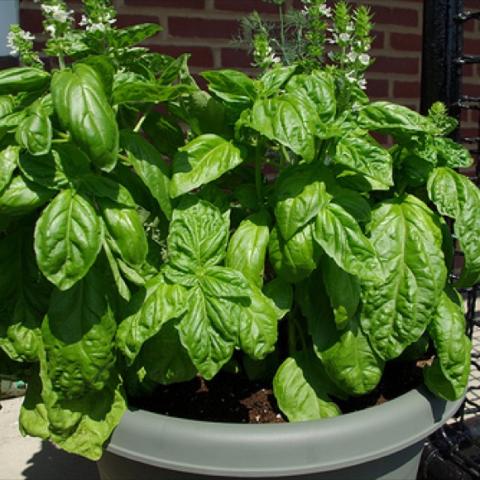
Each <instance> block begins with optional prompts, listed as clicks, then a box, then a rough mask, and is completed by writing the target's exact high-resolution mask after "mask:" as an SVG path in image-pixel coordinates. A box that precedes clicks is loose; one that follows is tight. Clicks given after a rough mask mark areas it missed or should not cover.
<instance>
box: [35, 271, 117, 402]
mask: <svg viewBox="0 0 480 480" xmlns="http://www.w3.org/2000/svg"><path fill="white" fill-rule="evenodd" d="M116 329H117V323H116V321H115V318H114V314H113V311H112V307H111V305H110V301H109V298H108V287H107V285H106V279H105V277H104V275H102V273H101V272H100V271H99V267H96V268H94V269H92V270H91V272H90V273H89V274H88V275H87V276H86V277H85V278H84V279H83V280H81V281H80V282H78V283H77V284H76V285H74V286H73V287H72V288H71V289H70V290H68V291H66V292H62V291H60V290H55V291H54V292H53V294H52V299H51V302H50V308H49V310H48V313H47V315H46V316H45V319H44V321H43V324H42V336H43V342H44V345H45V353H46V368H47V371H48V376H49V378H50V380H51V382H52V385H53V388H54V389H55V390H56V391H57V392H59V394H61V395H62V396H63V397H64V398H78V397H81V396H83V395H85V394H87V393H88V392H89V391H91V390H98V391H100V390H102V389H103V388H105V386H106V384H107V382H108V380H109V379H110V375H111V369H112V367H113V364H114V363H115V350H114V338H115V331H116Z"/></svg>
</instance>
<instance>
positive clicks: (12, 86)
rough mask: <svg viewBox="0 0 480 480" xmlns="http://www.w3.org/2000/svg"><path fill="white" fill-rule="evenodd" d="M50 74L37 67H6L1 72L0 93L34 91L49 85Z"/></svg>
mask: <svg viewBox="0 0 480 480" xmlns="http://www.w3.org/2000/svg"><path fill="white" fill-rule="evenodd" d="M49 81H50V74H49V73H48V72H45V71H44V70H41V69H40V68H35V67H13V68H6V69H4V70H2V71H1V72H0V95H10V94H16V93H19V92H32V91H35V90H40V89H41V88H43V87H45V86H47V85H48V82H49Z"/></svg>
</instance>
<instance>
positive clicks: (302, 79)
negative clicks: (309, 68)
mask: <svg viewBox="0 0 480 480" xmlns="http://www.w3.org/2000/svg"><path fill="white" fill-rule="evenodd" d="M287 91H288V92H290V93H292V94H294V95H304V96H306V97H307V98H309V99H310V100H311V101H312V102H313V103H314V104H315V106H316V108H317V114H318V116H319V117H320V119H321V120H322V122H330V121H332V120H333V119H334V118H335V114H336V107H337V100H336V98H335V95H336V93H335V80H334V78H333V76H332V75H330V74H329V73H328V72H325V71H314V72H312V73H310V74H300V75H295V76H294V77H293V78H292V79H291V80H290V81H289V82H288V84H287Z"/></svg>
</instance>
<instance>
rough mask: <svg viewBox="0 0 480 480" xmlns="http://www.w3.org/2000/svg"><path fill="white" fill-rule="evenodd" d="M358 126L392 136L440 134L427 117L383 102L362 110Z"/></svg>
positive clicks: (371, 104) (400, 106) (374, 103)
mask: <svg viewBox="0 0 480 480" xmlns="http://www.w3.org/2000/svg"><path fill="white" fill-rule="evenodd" d="M359 126H360V127H361V128H363V129H365V130H370V131H375V132H382V133H389V134H391V135H393V136H398V135H400V136H404V135H412V134H415V133H432V134H435V133H440V132H438V129H437V127H436V125H435V124H434V123H433V122H432V121H431V120H430V119H428V118H427V117H423V116H422V115H420V114H419V113H417V112H415V111H413V110H411V109H409V108H407V107H404V106H402V105H396V104H394V103H390V102H383V101H382V102H373V103H370V104H369V105H367V106H366V107H364V108H362V110H361V111H360V115H359Z"/></svg>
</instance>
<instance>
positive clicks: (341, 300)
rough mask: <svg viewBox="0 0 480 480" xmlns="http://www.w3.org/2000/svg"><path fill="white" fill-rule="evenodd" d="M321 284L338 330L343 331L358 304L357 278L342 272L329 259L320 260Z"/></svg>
mask: <svg viewBox="0 0 480 480" xmlns="http://www.w3.org/2000/svg"><path fill="white" fill-rule="evenodd" d="M321 270H322V274H323V282H324V283H325V289H326V291H327V294H328V297H329V298H330V304H331V306H332V308H333V313H334V316H335V324H336V325H337V328H338V329H340V330H341V329H343V328H345V326H346V325H347V324H348V322H349V321H350V320H351V319H352V318H353V317H354V316H355V313H356V312H357V309H358V306H359V304H360V282H359V281H358V278H356V277H354V276H353V275H350V274H348V273H347V272H345V271H343V270H342V269H341V268H339V267H338V265H337V264H336V263H335V262H334V261H333V260H332V259H331V258H330V257H327V256H326V255H324V256H323V257H322V259H321Z"/></svg>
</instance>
